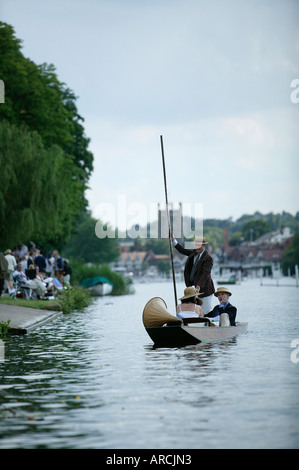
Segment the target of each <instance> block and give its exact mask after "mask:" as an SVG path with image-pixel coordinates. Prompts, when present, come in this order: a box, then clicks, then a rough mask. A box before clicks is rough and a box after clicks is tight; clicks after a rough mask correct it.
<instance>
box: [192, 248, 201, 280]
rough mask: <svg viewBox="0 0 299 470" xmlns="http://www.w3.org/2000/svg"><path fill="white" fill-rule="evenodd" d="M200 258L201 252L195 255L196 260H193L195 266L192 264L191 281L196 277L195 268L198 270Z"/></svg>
mask: <svg viewBox="0 0 299 470" xmlns="http://www.w3.org/2000/svg"><path fill="white" fill-rule="evenodd" d="M198 260H199V253H198V255H196V256H194V262H193V266H192V269H191V273H190V281H193V279H194V274H195V270H196V266H197V263H198Z"/></svg>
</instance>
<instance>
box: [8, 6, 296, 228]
mask: <svg viewBox="0 0 299 470" xmlns="http://www.w3.org/2000/svg"><path fill="white" fill-rule="evenodd" d="M0 18H1V20H2V21H5V22H7V23H9V24H11V25H12V26H13V27H14V28H15V32H16V36H17V37H18V38H19V39H22V40H23V49H22V51H23V54H24V55H25V56H26V57H28V58H30V59H31V60H33V61H34V62H35V63H36V64H41V63H44V62H46V63H48V64H50V63H52V64H54V65H55V67H56V73H57V75H58V78H59V80H60V81H63V82H65V83H66V84H67V85H68V87H69V88H71V89H72V90H73V91H74V92H75V94H76V95H77V96H78V100H77V106H78V110H79V113H80V114H81V115H82V116H83V117H84V119H85V123H84V126H85V130H86V135H87V136H88V137H90V139H91V142H90V150H91V151H92V152H93V154H94V172H93V175H92V177H91V179H90V189H89V190H88V191H87V193H86V196H87V199H88V201H89V207H90V209H91V210H92V213H93V215H94V216H95V217H96V218H98V217H102V216H103V207H104V206H103V203H106V206H105V207H106V208H107V207H108V208H109V207H110V208H111V214H110V216H105V217H106V218H107V219H109V218H110V221H111V222H113V221H115V222H116V225H120V224H119V219H120V216H121V214H119V213H118V206H119V207H122V208H125V210H127V212H128V215H127V219H128V220H127V224H128V225H130V222H131V221H132V220H133V219H134V217H132V216H130V213H131V214H132V213H134V210H135V209H136V210H137V213H138V212H139V214H141V212H142V211H143V212H144V211H145V212H146V217H148V218H149V216H150V213H151V212H152V209H151V208H152V207H153V204H156V203H158V202H164V186H163V172H162V163H161V148H160V135H163V142H164V152H165V159H166V170H167V184H168V199H169V202H174V203H178V202H182V203H183V205H186V207H187V205H188V204H189V207H191V212H192V211H194V208H195V207H196V205H198V204H202V205H203V215H204V218H211V217H213V218H214V217H216V218H220V219H224V218H227V217H232V218H233V219H234V220H235V219H236V218H238V217H240V216H241V215H242V214H244V213H253V212H255V211H257V210H258V211H260V212H262V213H268V212H271V211H273V212H275V213H276V212H281V211H283V210H285V211H288V212H291V213H292V214H295V213H296V212H297V211H298V210H299V204H298V202H299V200H298V194H299V190H298V182H297V180H298V174H299V171H298V170H299V165H298V148H299V132H298V131H299V27H298V25H299V1H298V0H247V1H243V0H225V1H223V0H0ZM0 78H1V77H0ZM296 79H298V83H297V82H296ZM292 82H293V85H294V86H295V88H292V87H291V83H292ZM296 87H297V88H298V93H296V89H297V88H296ZM292 93H293V95H291V94H292ZM291 97H293V99H291ZM297 101H298V103H297ZM120 201H121V204H120ZM190 205H191V206H190ZM113 210H114V214H113ZM139 214H137V215H138V217H139ZM122 217H123V218H124V214H123V209H122ZM138 217H137V218H138ZM140 217H141V215H140ZM134 222H135V220H134ZM140 222H141V223H142V222H143V220H140Z"/></svg>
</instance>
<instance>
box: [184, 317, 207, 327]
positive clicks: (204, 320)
mask: <svg viewBox="0 0 299 470" xmlns="http://www.w3.org/2000/svg"><path fill="white" fill-rule="evenodd" d="M182 320H183V323H184V325H188V323H208V324H210V320H209V319H208V318H202V317H198V318H196V317H190V318H183V319H182Z"/></svg>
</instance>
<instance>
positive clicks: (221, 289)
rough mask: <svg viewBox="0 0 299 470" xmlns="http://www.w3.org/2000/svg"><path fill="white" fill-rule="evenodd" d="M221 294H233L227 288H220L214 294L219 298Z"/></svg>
mask: <svg viewBox="0 0 299 470" xmlns="http://www.w3.org/2000/svg"><path fill="white" fill-rule="evenodd" d="M221 292H222V293H224V294H228V295H232V293H231V292H230V291H229V290H228V289H227V288H226V287H218V289H217V290H216V292H214V295H215V297H218V294H220V293H221Z"/></svg>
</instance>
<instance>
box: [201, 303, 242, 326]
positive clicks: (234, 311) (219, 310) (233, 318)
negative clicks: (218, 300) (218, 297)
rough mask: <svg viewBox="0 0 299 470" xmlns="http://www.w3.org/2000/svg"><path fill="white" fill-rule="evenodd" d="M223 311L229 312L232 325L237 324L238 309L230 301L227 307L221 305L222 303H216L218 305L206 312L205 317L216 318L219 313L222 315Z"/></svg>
mask: <svg viewBox="0 0 299 470" xmlns="http://www.w3.org/2000/svg"><path fill="white" fill-rule="evenodd" d="M221 313H227V314H228V316H229V321H230V324H231V326H235V325H236V315H237V309H236V307H234V306H233V305H232V304H230V303H228V304H227V305H226V306H225V307H220V305H216V307H214V308H213V310H212V311H211V312H209V313H206V314H205V317H208V318H214V317H217V316H218V315H221Z"/></svg>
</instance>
